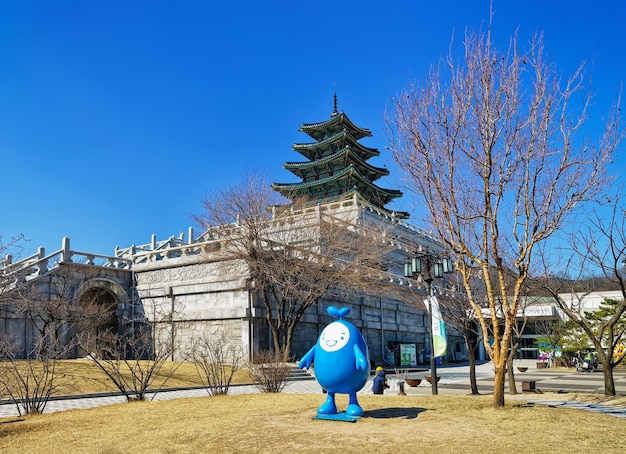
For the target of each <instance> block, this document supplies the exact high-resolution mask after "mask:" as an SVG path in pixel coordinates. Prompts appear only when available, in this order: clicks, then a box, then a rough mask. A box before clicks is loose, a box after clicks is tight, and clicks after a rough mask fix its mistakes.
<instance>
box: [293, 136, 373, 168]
mask: <svg viewBox="0 0 626 454" xmlns="http://www.w3.org/2000/svg"><path fill="white" fill-rule="evenodd" d="M341 141H344V142H346V143H347V144H349V145H350V146H351V147H352V148H353V150H355V151H356V152H360V158H361V159H362V160H363V161H366V160H367V159H369V158H371V157H374V156H380V152H379V151H378V150H377V149H376V148H369V147H365V146H363V145H361V144H360V143H359V142H357V141H356V140H355V139H354V137H353V136H352V135H351V134H350V133H349V132H348V130H346V129H344V130H342V131H341V132H339V133H337V134H335V135H333V136H332V137H329V138H327V139H325V140H322V141H320V142H313V143H296V144H294V145H293V146H292V148H293V150H295V151H297V152H298V153H300V154H301V155H302V156H304V157H305V158H307V159H311V160H314V159H318V158H319V156H316V151H317V150H320V149H324V148H327V147H330V145H333V144H335V143H337V142H341ZM342 148H343V147H342Z"/></svg>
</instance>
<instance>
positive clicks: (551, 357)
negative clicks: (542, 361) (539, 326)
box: [548, 350, 554, 367]
mask: <svg viewBox="0 0 626 454" xmlns="http://www.w3.org/2000/svg"><path fill="white" fill-rule="evenodd" d="M553 366H554V350H552V351H551V352H550V353H548V367H553Z"/></svg>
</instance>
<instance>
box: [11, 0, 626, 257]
mask: <svg viewBox="0 0 626 454" xmlns="http://www.w3.org/2000/svg"><path fill="white" fill-rule="evenodd" d="M625 4H626V3H625V2H623V1H619V0H613V1H603V0H598V1H595V2H590V1H589V0H550V1H546V0H527V1H518V2H512V1H509V0H494V10H495V16H494V31H495V38H496V40H497V43H498V44H499V45H503V46H505V45H506V44H507V43H508V37H509V36H510V35H511V34H512V33H513V32H514V30H515V28H516V27H518V26H519V27H520V37H521V42H522V43H525V42H527V41H528V39H529V37H530V36H531V34H532V33H534V32H535V31H538V30H539V31H543V32H544V34H545V44H546V48H547V50H548V51H549V52H550V54H551V58H552V60H553V61H554V62H556V63H557V65H559V68H560V69H562V70H563V72H564V73H569V72H571V71H572V70H573V69H574V68H575V67H576V66H577V65H578V64H579V63H580V62H581V61H582V60H587V61H592V60H593V77H594V79H593V80H594V88H595V91H596V92H597V93H598V98H597V106H596V107H597V108H598V111H599V112H600V111H601V112H604V111H606V110H607V108H608V105H609V103H610V101H611V100H612V99H613V98H614V96H615V93H616V91H617V88H618V86H619V84H620V83H621V82H622V81H626V39H625V33H626V31H625V30H624V24H626V6H624V5H625ZM488 14H489V1H488V0H476V1H470V0H457V1H451V0H448V1H428V2H426V1H420V0H406V1H394V0H391V1H386V2H382V1H371V0H359V1H357V0H353V1H341V0H334V1H328V0H319V1H303V0H285V1H272V0H266V1H258V0H255V1H252V0H244V1H238V2H237V1H232V2H227V1H222V2H213V1H179V2H173V1H170V2H166V1H143V2H140V1H134V0H126V1H89V0H80V1H79V0H76V1H63V0H60V1H54V2H53V1H36V0H33V1H19V2H9V1H5V2H2V3H1V4H0V169H1V170H0V178H1V181H2V189H1V191H0V198H1V200H0V235H2V237H3V239H4V241H5V242H6V240H7V239H8V238H10V237H11V236H13V235H17V234H19V233H23V234H24V235H25V236H26V237H27V238H28V239H30V242H29V243H27V244H26V247H25V249H24V251H23V254H24V255H30V254H32V253H34V252H35V251H36V248H37V247H38V246H44V247H46V250H47V251H48V252H52V251H54V250H57V249H60V247H61V239H62V237H63V236H69V237H70V238H71V241H72V249H75V250H80V251H88V252H94V253H100V254H111V255H112V253H113V249H114V247H115V245H119V246H120V247H127V246H130V245H131V244H145V243H148V242H149V241H150V236H151V235H152V234H153V233H155V234H157V237H158V239H159V240H161V239H165V238H167V237H169V236H170V235H178V234H179V232H181V231H183V232H186V231H187V228H188V227H189V226H190V225H192V222H191V220H190V217H189V215H190V214H191V213H197V212H199V210H200V200H201V198H202V197H203V195H205V194H206V193H207V192H209V191H211V189H212V188H214V187H215V186H216V185H222V184H228V183H231V182H234V181H236V179H237V178H238V177H239V176H240V175H241V173H242V172H243V171H244V170H245V169H254V170H260V171H263V172H266V173H267V174H268V176H269V179H270V181H276V182H290V181H295V179H294V177H293V176H292V175H291V174H290V173H289V172H287V171H285V170H283V169H282V164H283V162H285V161H297V160H301V156H300V155H298V154H297V153H295V152H294V151H292V150H291V145H292V144H294V143H296V142H305V141H307V140H308V136H306V135H304V134H303V133H299V132H298V128H299V126H300V125H301V124H302V123H310V122H316V121H323V120H326V119H327V118H329V115H330V113H331V111H332V96H333V93H334V91H335V90H336V92H337V95H338V98H339V107H340V109H341V110H344V111H345V112H346V113H347V114H348V115H349V116H350V117H351V118H352V119H353V121H355V122H356V123H357V124H358V125H359V126H362V127H365V128H369V129H371V130H372V132H373V134H374V136H373V137H372V138H369V139H365V140H364V142H363V143H364V144H365V145H367V146H370V147H376V148H378V149H379V150H380V151H381V156H380V157H379V158H376V159H375V160H373V161H372V164H374V165H378V166H387V167H389V168H390V170H391V171H392V175H391V176H390V177H387V178H386V179H385V180H383V181H381V182H380V185H381V186H385V187H389V188H400V185H399V184H398V182H397V171H396V170H395V169H394V165H393V164H392V162H391V157H390V156H389V155H388V154H387V153H386V152H385V150H384V147H385V145H386V144H387V142H386V136H385V126H384V120H383V116H384V111H385V104H386V102H387V101H388V99H389V98H390V97H391V96H393V95H394V94H396V93H397V92H398V91H400V90H401V89H402V88H403V86H405V85H406V84H408V83H409V82H410V81H411V80H413V79H415V78H419V77H421V76H423V75H424V74H425V72H426V71H427V69H428V66H429V65H431V64H432V63H435V62H436V61H437V59H438V58H439V57H440V56H441V55H442V54H444V53H445V52H446V51H447V49H448V46H449V43H450V38H451V35H452V33H453V32H455V34H456V36H457V38H458V39H460V38H461V35H462V33H463V31H464V29H465V28H466V27H470V28H478V27H479V26H480V25H481V23H484V22H485V21H487V20H488ZM374 161H375V162H374ZM405 198H407V196H405ZM404 204H405V206H401V208H403V209H408V210H412V204H411V202H410V200H408V198H407V200H405V201H404Z"/></svg>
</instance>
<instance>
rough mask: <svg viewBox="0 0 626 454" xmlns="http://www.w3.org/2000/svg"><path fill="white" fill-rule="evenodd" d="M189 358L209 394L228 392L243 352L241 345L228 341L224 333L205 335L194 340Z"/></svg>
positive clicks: (242, 357)
mask: <svg viewBox="0 0 626 454" xmlns="http://www.w3.org/2000/svg"><path fill="white" fill-rule="evenodd" d="M189 358H190V359H191V361H193V363H194V365H195V367H196V372H198V377H199V378H200V381H201V382H202V386H204V387H205V389H206V390H207V392H208V393H209V395H211V396H215V395H220V394H228V389H229V387H230V384H231V382H232V380H233V376H234V375H235V373H236V372H237V370H239V368H240V365H241V362H242V360H243V359H244V353H243V350H242V348H241V346H235V345H234V344H233V343H231V342H229V339H228V338H227V337H226V335H225V333H224V332H223V331H222V332H220V333H219V334H214V335H212V336H209V335H205V336H202V337H200V338H198V339H196V341H195V345H194V346H193V349H192V351H191V353H190V354H189Z"/></svg>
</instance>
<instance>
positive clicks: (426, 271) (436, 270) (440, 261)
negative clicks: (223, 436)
mask: <svg viewBox="0 0 626 454" xmlns="http://www.w3.org/2000/svg"><path fill="white" fill-rule="evenodd" d="M449 273H452V260H450V258H449V257H442V256H440V255H438V254H434V253H431V252H422V251H419V252H417V253H416V254H415V256H414V257H412V258H411V259H410V260H409V261H408V262H407V263H405V264H404V275H405V276H406V277H413V276H414V275H415V274H420V275H421V276H422V279H424V282H426V284H427V285H428V334H429V336H430V378H431V380H430V383H431V386H432V393H433V394H437V363H436V361H435V359H436V358H435V342H434V336H433V311H432V303H431V299H432V297H433V286H432V283H433V280H434V279H437V278H442V277H443V275H444V274H449Z"/></svg>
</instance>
